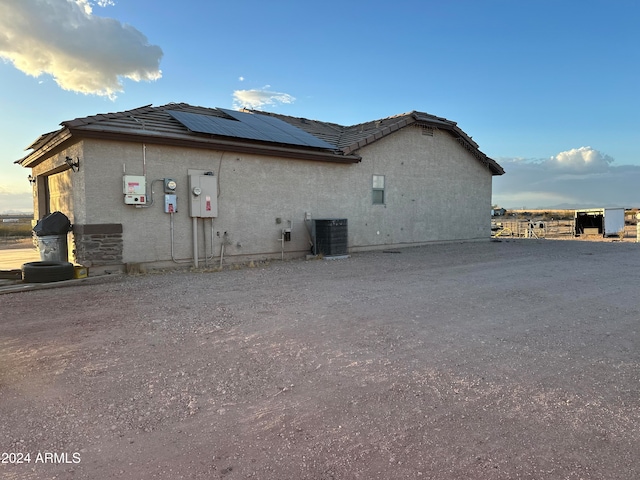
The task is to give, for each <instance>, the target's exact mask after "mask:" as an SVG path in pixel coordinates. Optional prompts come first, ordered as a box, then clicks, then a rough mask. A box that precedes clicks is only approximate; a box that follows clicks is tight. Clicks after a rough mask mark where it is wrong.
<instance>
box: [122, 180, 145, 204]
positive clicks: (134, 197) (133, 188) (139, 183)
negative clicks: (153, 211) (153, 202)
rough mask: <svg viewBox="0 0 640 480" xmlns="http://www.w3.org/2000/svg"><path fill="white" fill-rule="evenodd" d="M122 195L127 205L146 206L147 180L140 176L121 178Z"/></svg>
mask: <svg viewBox="0 0 640 480" xmlns="http://www.w3.org/2000/svg"><path fill="white" fill-rule="evenodd" d="M122 193H124V203H126V204H127V205H144V204H146V203H147V179H146V178H145V177H144V176H142V175H125V176H124V177H122Z"/></svg>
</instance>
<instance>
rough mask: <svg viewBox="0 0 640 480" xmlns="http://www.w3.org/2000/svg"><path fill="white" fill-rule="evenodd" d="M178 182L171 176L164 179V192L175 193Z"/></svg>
mask: <svg viewBox="0 0 640 480" xmlns="http://www.w3.org/2000/svg"><path fill="white" fill-rule="evenodd" d="M177 186H178V184H177V183H176V181H175V180H174V179H173V178H165V179H164V193H176V187H177Z"/></svg>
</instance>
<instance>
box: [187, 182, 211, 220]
mask: <svg viewBox="0 0 640 480" xmlns="http://www.w3.org/2000/svg"><path fill="white" fill-rule="evenodd" d="M189 197H190V202H189V215H190V216H191V217H197V218H215V217H217V216H218V178H217V177H216V176H215V175H213V173H212V172H207V173H205V174H198V173H191V171H190V172H189Z"/></svg>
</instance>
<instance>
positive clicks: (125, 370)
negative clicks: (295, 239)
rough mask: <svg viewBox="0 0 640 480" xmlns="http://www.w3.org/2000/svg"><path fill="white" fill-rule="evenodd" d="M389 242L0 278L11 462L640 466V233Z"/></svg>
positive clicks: (4, 438)
mask: <svg viewBox="0 0 640 480" xmlns="http://www.w3.org/2000/svg"><path fill="white" fill-rule="evenodd" d="M394 252H399V253H392V252H389V253H383V252H368V253H361V254H357V255H354V256H352V257H351V258H350V259H346V260H334V261H295V262H274V263H272V264H270V265H259V266H257V267H255V268H249V267H246V268H243V269H240V270H233V269H229V270H225V271H223V272H217V273H216V272H172V273H164V274H149V275H143V276H116V277H107V278H104V279H102V280H99V281H98V282H97V283H96V282H94V283H91V282H88V283H86V284H80V285H77V286H73V287H69V288H61V289H52V290H38V291H31V292H23V293H15V294H7V295H2V296H0V451H1V452H4V453H3V457H2V459H1V460H2V463H0V477H2V478H5V479H11V480H13V479H15V480H17V479H20V480H23V479H45V478H46V479H52V478H56V479H101V480H102V479H111V478H118V479H119V478H122V479H156V478H157V479H183V478H184V479H229V480H231V479H244V478H256V479H279V480H286V479H291V480H301V479H309V480H311V479H323V480H324V479H366V480H371V479H416V478H418V479H422V478H423V479H438V480H447V479H470V480H471V479H473V480H482V479H505V480H506V479H571V480H573V479H576V480H577V479H603V480H604V479H606V480H614V479H621V480H622V479H624V480H630V479H636V478H640V455H638V453H639V451H640V450H639V445H640V368H639V363H640V350H639V347H640V309H639V302H640V295H638V285H639V284H640V245H637V244H633V243H615V242H600V243H597V242H596V243H592V242H571V241H549V240H546V241H544V240H513V241H502V242H486V243H475V244H450V245H432V246H427V247H421V248H410V249H403V250H397V251H394ZM27 455H28V457H29V461H26V458H27ZM20 459H22V463H20Z"/></svg>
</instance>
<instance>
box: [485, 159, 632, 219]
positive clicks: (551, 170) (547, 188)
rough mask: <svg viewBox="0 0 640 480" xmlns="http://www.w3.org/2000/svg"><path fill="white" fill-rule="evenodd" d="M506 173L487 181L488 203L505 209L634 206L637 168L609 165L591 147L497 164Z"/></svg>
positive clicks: (607, 161)
mask: <svg viewBox="0 0 640 480" xmlns="http://www.w3.org/2000/svg"><path fill="white" fill-rule="evenodd" d="M497 161H498V163H500V165H502V167H504V169H505V171H506V173H505V174H504V175H502V176H501V177H494V178H493V200H492V203H494V204H495V203H497V204H499V205H501V206H503V207H505V208H522V207H524V206H526V207H527V208H550V207H556V206H557V207H562V206H565V207H566V208H580V207H582V208H587V207H590V206H597V207H607V206H623V207H631V206H639V205H640V190H639V189H638V185H639V184H640V166H635V165H621V166H615V165H612V163H613V161H614V160H613V158H611V157H610V156H608V155H605V154H603V153H602V152H599V151H598V150H595V149H593V148H591V147H580V148H574V149H571V150H568V151H565V152H560V153H558V154H557V155H554V156H553V157H551V158H549V159H546V160H533V159H522V158H501V159H497Z"/></svg>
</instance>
